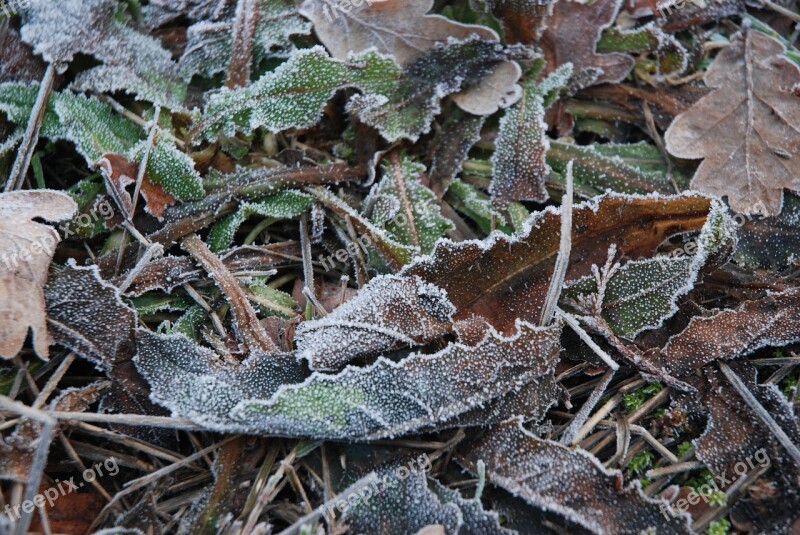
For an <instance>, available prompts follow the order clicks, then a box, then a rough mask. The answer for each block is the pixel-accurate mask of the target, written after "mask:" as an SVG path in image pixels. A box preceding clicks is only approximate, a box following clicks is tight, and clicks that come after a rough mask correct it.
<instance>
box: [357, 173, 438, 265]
mask: <svg viewBox="0 0 800 535" xmlns="http://www.w3.org/2000/svg"><path fill="white" fill-rule="evenodd" d="M382 169H383V179H382V180H381V181H380V183H378V184H377V185H376V186H375V187H374V188H373V190H372V192H371V193H370V196H369V197H367V198H366V199H365V201H364V204H365V205H367V206H370V205H373V208H372V214H371V217H370V221H372V222H373V223H374V224H375V226H377V227H379V228H383V229H385V230H386V231H387V232H388V233H389V235H390V236H391V237H392V238H394V239H395V240H397V241H399V242H400V243H403V244H406V245H413V246H416V247H419V248H420V250H421V251H422V253H423V254H428V253H430V252H431V250H432V249H433V244H434V243H436V240H438V239H439V238H440V237H442V235H443V234H444V233H445V231H448V230H452V229H453V223H452V222H451V221H450V220H449V219H446V218H445V217H443V216H442V213H441V209H440V207H439V205H438V204H436V195H435V194H434V193H433V192H432V191H431V190H429V189H428V188H426V187H425V186H423V185H422V182H421V181H420V173H423V172H425V166H424V165H421V164H419V163H416V162H415V161H414V160H412V159H411V158H409V157H403V158H402V159H401V160H400V161H397V162H391V163H390V162H384V164H383V166H382ZM373 203H374V204H373ZM407 212H408V213H407Z"/></svg>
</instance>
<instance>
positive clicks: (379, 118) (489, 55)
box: [348, 38, 511, 141]
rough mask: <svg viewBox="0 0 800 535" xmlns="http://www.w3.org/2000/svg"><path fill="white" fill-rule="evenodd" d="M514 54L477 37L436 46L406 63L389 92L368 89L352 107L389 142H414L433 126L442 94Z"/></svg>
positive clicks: (477, 77)
mask: <svg viewBox="0 0 800 535" xmlns="http://www.w3.org/2000/svg"><path fill="white" fill-rule="evenodd" d="M510 55H511V51H510V50H509V49H506V48H504V47H503V46H502V45H500V44H498V43H496V42H494V41H483V40H480V39H477V38H469V39H466V40H464V41H460V42H459V41H449V42H448V43H447V44H441V45H436V46H435V47H433V48H432V49H431V50H429V51H428V52H426V53H425V54H424V55H422V56H420V57H419V58H418V59H416V60H415V61H414V62H413V63H411V64H409V65H407V66H405V67H404V68H403V72H402V75H401V77H400V79H399V80H398V82H397V85H396V87H395V88H394V90H393V91H392V92H391V94H388V95H378V96H379V97H381V98H376V95H371V94H369V93H368V92H366V93H365V95H356V96H354V97H353V98H352V99H351V100H350V103H349V104H348V111H350V112H351V113H356V114H358V116H359V118H360V119H361V120H362V121H363V122H364V123H366V124H368V125H370V126H373V127H375V128H377V129H378V131H380V133H381V135H383V137H384V138H386V139H387V140H388V141H396V140H398V139H401V138H403V139H409V140H411V141H416V140H417V139H419V136H420V135H422V134H425V133H427V132H429V131H430V123H431V121H432V120H433V117H434V116H435V115H437V114H438V113H439V111H440V106H439V101H440V100H441V99H442V98H443V97H445V96H447V95H450V94H452V93H456V92H458V91H460V90H462V89H464V88H466V87H469V86H470V85H472V84H475V83H477V81H478V80H480V79H481V78H483V77H486V76H487V75H489V74H491V73H492V72H493V71H494V70H495V69H496V68H497V65H498V64H499V63H500V62H502V61H505V60H508V59H509V57H510ZM383 96H386V97H387V98H386V100H384V99H383V98H382V97H383Z"/></svg>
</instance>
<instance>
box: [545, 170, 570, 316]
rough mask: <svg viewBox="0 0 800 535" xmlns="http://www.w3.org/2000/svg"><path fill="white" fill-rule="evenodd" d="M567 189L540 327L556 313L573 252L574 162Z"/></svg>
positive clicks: (562, 203) (568, 177)
mask: <svg viewBox="0 0 800 535" xmlns="http://www.w3.org/2000/svg"><path fill="white" fill-rule="evenodd" d="M566 182H567V189H566V191H565V192H564V196H563V197H562V198H561V243H560V244H559V246H558V256H557V257H556V264H555V266H554V267H553V277H552V278H551V279H550V287H549V288H548V289H547V297H546V298H545V300H544V306H542V318H541V320H540V321H539V325H542V326H545V325H550V322H551V321H552V320H553V314H555V311H556V305H557V304H558V298H559V297H560V296H561V289H562V288H563V286H564V277H565V276H566V274H567V266H568V265H569V254H570V252H571V251H572V196H573V192H572V161H569V162H568V163H567V172H566Z"/></svg>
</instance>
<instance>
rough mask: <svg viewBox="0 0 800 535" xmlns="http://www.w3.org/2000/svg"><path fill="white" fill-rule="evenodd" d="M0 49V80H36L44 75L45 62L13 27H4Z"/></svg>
mask: <svg viewBox="0 0 800 535" xmlns="http://www.w3.org/2000/svg"><path fill="white" fill-rule="evenodd" d="M0 50H2V51H3V54H2V56H0V82H18V83H27V82H38V81H39V80H41V79H42V77H43V76H44V71H45V68H46V66H45V63H44V62H43V61H42V60H41V58H38V57H36V55H34V53H33V50H31V47H29V46H28V45H26V44H25V43H23V42H22V39H21V38H20V36H19V32H18V31H17V30H15V29H14V28H8V27H7V28H6V29H5V31H4V37H3V38H2V39H0Z"/></svg>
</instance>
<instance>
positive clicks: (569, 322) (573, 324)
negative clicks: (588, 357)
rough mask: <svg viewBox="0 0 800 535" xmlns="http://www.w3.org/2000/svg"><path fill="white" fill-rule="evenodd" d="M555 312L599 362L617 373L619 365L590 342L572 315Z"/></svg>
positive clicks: (590, 339)
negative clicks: (598, 358)
mask: <svg viewBox="0 0 800 535" xmlns="http://www.w3.org/2000/svg"><path fill="white" fill-rule="evenodd" d="M556 312H557V313H558V315H559V317H561V318H562V319H563V320H564V322H565V323H566V324H567V325H569V326H570V327H571V328H572V330H573V331H575V333H576V334H577V335H578V337H580V339H581V340H583V343H585V344H586V345H587V346H589V348H590V349H591V350H592V351H594V353H595V355H597V356H598V357H600V360H602V361H603V362H605V363H606V365H607V366H608V367H609V368H611V369H612V370H614V371H617V370H618V369H619V364H617V363H616V362H614V360H613V359H612V358H611V357H610V356H609V354H608V353H606V352H605V351H603V348H601V347H600V346H599V345H597V344H596V343H595V341H594V340H592V337H591V336H589V333H587V332H586V331H584V330H583V328H582V327H581V326H580V324H579V323H578V321H577V320H576V319H575V317H574V316H572V314H568V313H566V312H564V311H563V310H561V309H558V308H557V309H556Z"/></svg>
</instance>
